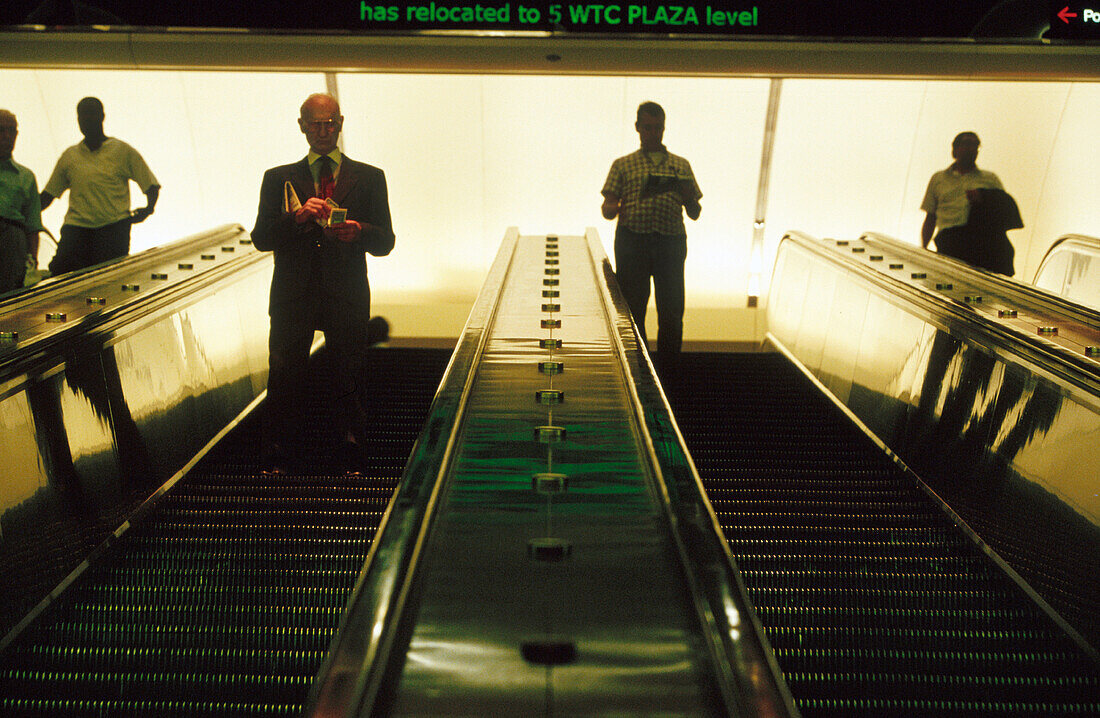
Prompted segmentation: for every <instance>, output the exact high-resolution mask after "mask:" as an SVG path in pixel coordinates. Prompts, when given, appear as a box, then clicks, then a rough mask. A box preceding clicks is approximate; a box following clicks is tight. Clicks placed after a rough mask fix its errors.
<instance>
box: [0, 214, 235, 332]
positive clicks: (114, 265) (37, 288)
mask: <svg viewBox="0 0 1100 718" xmlns="http://www.w3.org/2000/svg"><path fill="white" fill-rule="evenodd" d="M241 234H244V235H246V236H247V232H246V230H245V228H244V227H242V226H241V225H239V224H225V225H221V226H219V227H214V228H213V229H208V230H206V231H204V232H198V233H196V234H192V235H189V236H187V237H184V238H182V239H179V240H176V241H174V242H170V243H168V244H162V245H158V246H156V247H151V248H149V249H146V250H145V251H143V252H138V253H137V254H128V255H126V256H124V257H119V258H117V259H111V260H108V261H106V262H102V263H100V264H96V265H93V266H91V267H87V268H85V269H81V270H75V271H72V272H66V273H65V274H59V275H57V276H56V277H49V278H47V279H43V280H42V281H41V282H38V283H37V284H34V285H32V286H30V287H27V288H26V289H24V290H23V291H20V292H16V293H13V294H12V295H11V296H9V297H7V298H4V299H3V300H0V314H2V313H4V312H8V311H12V310H19V309H22V308H24V307H26V306H28V305H31V304H36V303H38V302H43V301H45V300H47V299H49V298H51V297H53V296H56V295H66V296H68V295H72V294H79V293H80V292H81V290H82V288H83V287H87V286H90V285H96V284H101V283H102V282H103V281H104V280H105V279H108V278H110V277H111V276H113V275H116V274H126V273H129V272H133V271H136V270H138V269H140V268H142V267H145V266H149V265H155V264H159V263H161V262H164V261H165V260H167V259H169V258H172V257H177V256H185V255H188V254H191V253H193V252H194V251H195V250H196V249H198V248H199V247H204V246H207V245H209V244H213V243H214V242H213V240H214V239H215V238H216V237H219V236H223V235H224V236H226V237H237V236H240V235H241Z"/></svg>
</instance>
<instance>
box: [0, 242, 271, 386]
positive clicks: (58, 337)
mask: <svg viewBox="0 0 1100 718" xmlns="http://www.w3.org/2000/svg"><path fill="white" fill-rule="evenodd" d="M242 235H243V236H242ZM218 237H224V238H226V239H230V238H232V239H238V240H239V241H246V240H247V241H249V242H250V241H251V240H248V239H247V238H248V234H247V232H245V231H244V229H243V228H241V227H240V226H239V225H226V226H225V227H222V228H220V229H218V230H212V231H210V232H205V233H202V234H199V235H194V236H193V237H188V238H185V239H183V240H180V242H174V243H172V244H169V245H166V246H165V247H163V248H160V251H159V252H158V253H157V255H156V257H155V258H154V257H147V256H143V255H134V256H133V259H135V260H138V259H139V258H140V261H135V262H125V263H124V262H119V263H114V264H110V265H102V266H101V269H99V270H97V271H96V272H94V274H95V280H94V283H95V284H103V283H104V282H105V281H109V278H110V277H112V276H116V275H125V274H130V273H132V272H134V271H137V270H139V269H140V268H141V267H143V266H146V265H150V264H157V263H160V262H163V261H164V260H165V258H167V257H176V256H187V255H189V254H191V253H193V252H194V251H195V248H196V247H205V246H209V245H210V244H212V243H214V242H213V240H214V239H215V238H218ZM219 241H221V240H219ZM264 256H265V255H264V254H263V253H260V252H254V253H248V254H245V255H241V256H237V257H234V258H233V259H232V260H230V261H228V262H222V263H220V264H217V265H214V266H212V267H210V268H208V269H206V270H204V271H202V272H200V273H198V274H194V275H189V276H186V277H184V278H183V279H178V280H175V281H172V282H168V283H166V284H162V285H160V286H157V287H155V288H153V289H147V290H144V291H141V292H137V293H135V294H133V295H132V296H130V297H128V298H127V299H126V300H124V301H122V302H119V303H117V304H114V305H112V306H109V307H104V308H102V309H98V310H96V311H92V312H89V313H88V314H85V315H83V316H81V317H78V318H75V319H73V320H72V321H68V322H65V323H62V324H58V325H57V326H56V328H55V329H52V330H50V331H46V332H42V333H39V334H36V335H35V336H33V337H31V338H29V339H23V340H20V341H18V342H17V343H16V344H15V345H14V346H13V347H11V351H9V352H7V353H5V354H4V355H3V356H0V383H3V382H5V381H7V380H9V379H11V378H12V377H15V376H18V375H19V374H21V373H23V372H25V370H26V369H25V368H26V366H27V364H28V362H29V361H38V360H39V359H40V358H42V357H48V356H56V355H57V354H59V353H61V352H62V351H63V350H64V347H65V346H67V345H69V344H70V343H72V342H74V341H77V340H79V339H80V338H81V337H84V336H87V335H89V334H91V333H93V332H95V331H101V330H102V329H103V328H104V327H105V326H111V327H115V328H117V327H120V326H121V325H123V324H125V323H127V322H130V321H134V320H136V319H137V318H140V317H141V316H144V315H145V314H148V313H150V312H152V311H155V310H156V308H157V307H160V306H163V305H164V304H165V302H172V301H174V300H175V299H177V298H178V297H179V296H181V295H186V294H189V293H191V292H193V291H195V290H196V288H198V287H201V286H205V285H206V284H209V283H210V282H212V281H219V280H220V279H222V278H223V277H225V276H226V275H232V273H234V272H236V271H239V270H240V269H241V268H243V267H245V266H247V265H249V264H251V263H253V262H256V261H262V259H263V258H264ZM74 279H75V278H74ZM83 284H84V283H83V282H81V283H80V285H83ZM80 285H74V284H70V283H69V282H68V281H65V282H61V283H58V284H56V285H54V288H55V289H56V290H57V291H56V292H53V291H51V292H50V294H47V295H43V296H40V297H37V299H36V300H35V301H34V302H27V303H26V304H22V303H21V304H22V306H21V307H19V308H20V309H26V308H27V307H28V306H31V305H32V304H34V303H36V302H38V301H41V302H43V303H45V302H47V301H48V300H52V297H53V296H54V295H55V294H56V295H57V296H59V298H69V297H72V296H73V295H74V294H75V295H79V290H80Z"/></svg>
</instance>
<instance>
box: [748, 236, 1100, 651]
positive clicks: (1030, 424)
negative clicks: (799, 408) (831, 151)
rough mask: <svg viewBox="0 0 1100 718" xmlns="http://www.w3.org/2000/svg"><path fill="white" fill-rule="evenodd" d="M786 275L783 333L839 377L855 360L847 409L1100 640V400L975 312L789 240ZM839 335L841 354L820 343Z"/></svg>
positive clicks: (777, 299)
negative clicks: (1016, 350) (929, 299)
mask: <svg viewBox="0 0 1100 718" xmlns="http://www.w3.org/2000/svg"><path fill="white" fill-rule="evenodd" d="M775 271H776V273H775V276H774V278H773V282H772V294H771V296H770V298H769V306H768V319H769V331H770V335H771V339H772V340H773V341H774V342H775V343H777V344H779V345H781V346H783V347H785V348H786V350H787V351H789V352H790V353H791V354H792V355H793V356H794V357H795V358H796V359H797V360H798V361H799V362H800V363H801V364H802V365H803V366H805V367H806V369H807V370H808V371H810V372H811V373H813V374H814V376H816V377H817V378H818V379H819V380H820V381H821V382H822V383H823V384H825V385H826V386H829V385H830V383H832V385H834V386H835V385H836V382H835V380H834V379H833V378H834V377H835V376H837V375H838V374H846V373H847V372H849V371H850V370H851V366H850V364H851V363H850V362H841V363H838V362H836V361H835V360H833V361H830V360H829V358H830V357H840V356H848V357H855V358H856V359H855V373H854V376H855V377H856V380H855V381H854V383H853V385H852V389H851V392H850V394H849V396H848V400H847V401H846V402H844V403H845V404H846V405H847V406H848V408H849V409H850V410H851V411H852V412H853V413H854V414H855V415H856V416H857V417H858V418H859V419H860V420H861V421H862V422H863V423H864V424H865V425H866V426H868V427H869V428H870V430H871V431H872V432H874V433H875V434H876V436H877V437H878V438H879V439H880V440H881V441H882V442H883V443H885V444H886V445H888V446H890V447H891V448H892V449H894V450H895V451H896V452H897V453H898V455H899V456H900V458H901V459H902V460H903V461H904V462H906V464H908V465H909V466H910V467H911V468H913V470H914V471H915V472H916V473H917V474H918V475H920V476H921V477H922V479H924V480H925V481H926V482H927V483H928V484H929V485H930V486H931V487H932V489H933V490H935V491H936V492H937V493H938V494H939V495H940V497H941V498H943V499H944V500H945V501H946V502H947V503H948V505H950V506H951V507H952V508H953V509H954V510H955V511H956V512H958V513H959V514H960V516H961V517H962V518H963V520H964V521H966V523H967V524H969V526H970V527H971V528H974V529H975V530H978V532H979V534H980V535H981V537H982V539H983V540H985V541H986V542H987V543H988V544H989V545H990V546H991V547H992V548H993V549H994V550H995V551H997V552H998V553H999V554H1000V555H1001V556H1002V557H1003V558H1004V559H1006V560H1007V561H1008V562H1009V564H1010V565H1011V566H1012V568H1013V569H1015V570H1016V571H1017V572H1018V573H1019V574H1020V575H1021V576H1022V577H1023V578H1024V579H1025V580H1026V581H1027V582H1028V583H1029V584H1030V585H1031V587H1032V588H1033V589H1034V590H1036V591H1037V592H1038V593H1039V594H1040V595H1041V596H1042V597H1043V598H1044V599H1045V600H1046V601H1047V602H1049V603H1050V604H1051V605H1052V606H1053V607H1054V609H1055V610H1056V611H1058V612H1059V613H1060V614H1061V615H1062V617H1063V618H1065V619H1066V620H1067V621H1069V622H1070V623H1071V624H1072V625H1073V626H1074V628H1075V629H1076V630H1077V631H1078V632H1080V633H1081V634H1082V635H1083V636H1084V637H1085V639H1086V640H1087V641H1089V642H1090V643H1092V645H1093V646H1096V645H1100V574H1098V573H1097V572H1096V571H1095V570H1094V567H1095V566H1097V565H1100V495H1098V494H1097V493H1096V466H1098V465H1100V441H1098V440H1097V439H1098V437H1100V398H1098V397H1096V396H1093V395H1090V394H1089V393H1088V392H1087V391H1086V390H1085V389H1083V388H1082V387H1080V386H1075V385H1066V384H1064V383H1061V382H1059V381H1058V380H1057V377H1055V376H1053V375H1052V374H1051V372H1049V371H1046V370H1045V369H1044V368H1043V366H1041V365H1036V364H1035V363H1034V362H1032V361H1031V360H1030V359H1027V358H1026V357H1024V356H1022V355H1016V354H1013V353H1011V352H1009V351H1007V350H1006V349H1005V348H1004V347H1003V346H1002V345H1000V344H997V343H995V342H993V341H992V340H990V339H988V338H987V337H986V336H984V335H982V334H981V333H980V332H976V330H975V329H973V328H972V327H973V326H974V325H972V324H966V323H965V321H964V319H965V318H966V317H967V316H968V315H965V314H964V315H963V317H964V319H958V318H956V317H955V316H954V315H952V314H950V313H940V314H937V313H935V312H934V311H932V310H929V309H928V307H927V306H921V305H918V304H916V303H914V302H912V301H910V300H908V299H907V298H906V297H905V296H901V295H896V294H892V293H890V292H889V291H887V290H886V289H885V288H884V287H883V286H880V285H876V284H873V283H871V282H866V281H863V282H861V281H860V279H859V277H857V276H855V275H854V274H852V273H850V272H847V271H846V270H845V268H844V267H843V266H841V265H837V264H830V263H829V262H828V261H826V260H823V259H822V258H821V257H820V256H818V255H817V254H816V253H815V252H814V251H811V249H809V248H806V247H803V246H802V245H800V244H796V243H794V242H791V241H786V240H785V241H784V242H783V245H782V246H781V249H780V255H779V258H778V260H777V262H776V270H775ZM830 275H831V276H832V279H827V277H828V276H830ZM845 284H848V285H853V284H854V285H856V286H858V287H859V289H858V290H853V289H850V288H845V289H841V287H842V286H844V285H845ZM820 307H830V315H831V316H842V315H844V314H846V313H863V314H864V315H865V317H866V319H865V321H864V324H865V327H866V328H865V330H864V331H863V332H860V333H855V334H851V335H845V334H841V333H839V332H834V331H833V323H831V322H830V321H829V320H828V317H824V316H819V320H820V321H815V322H808V321H797V322H796V321H792V319H793V318H795V317H798V316H799V314H800V313H801V312H810V313H811V314H812V313H814V312H815V311H818V312H819V308H820ZM845 323H848V324H854V323H857V322H856V320H855V319H854V318H851V319H846V320H845ZM826 341H827V342H829V344H830V345H831V346H835V349H833V350H831V351H829V352H828V353H824V352H821V351H818V350H817V347H819V346H821V345H822V344H823V343H824V342H826ZM823 356H824V357H826V358H825V360H823V359H822V357H823Z"/></svg>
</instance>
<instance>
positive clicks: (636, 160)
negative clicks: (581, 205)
mask: <svg viewBox="0 0 1100 718" xmlns="http://www.w3.org/2000/svg"><path fill="white" fill-rule="evenodd" d="M662 149H664V148H663V147H662ZM653 172H658V173H662V174H668V173H674V174H675V175H676V176H677V177H679V178H682V179H690V180H691V186H692V187H693V188H694V194H695V199H696V200H698V199H699V198H701V197H702V196H703V193H702V192H701V191H700V190H699V184H698V183H697V182H696V181H695V175H694V174H692V171H691V165H690V164H688V161H687V160H685V159H684V158H683V157H679V156H677V155H674V154H672V153H671V152H668V151H667V150H666V151H665V159H664V160H663V161H662V162H659V163H654V162H652V161H651V160H650V159H649V157H648V155H647V154H646V153H645V152H644V151H642V150H640V149H639V150H638V151H636V152H632V153H631V154H629V155H626V156H625V157H620V158H619V159H617V160H615V161H614V162H613V163H612V164H611V171H610V172H608V173H607V181H606V182H604V185H603V190H602V193H603V194H604V195H608V194H612V195H615V196H616V197H619V198H620V199H621V200H622V203H621V205H620V208H619V222H621V223H622V224H623V226H625V227H626V228H627V229H630V230H632V231H634V232H639V233H647V232H658V233H660V234H667V235H671V236H674V237H682V236H684V235H685V234H687V230H685V229H684V212H683V205H682V204H681V203H680V199H679V197H678V196H677V195H676V194H675V193H672V192H665V193H663V194H659V195H655V196H651V197H646V198H645V199H643V198H642V196H641V195H642V188H643V187H644V186H645V183H646V179H647V178H648V177H649V175H650V174H651V173H653Z"/></svg>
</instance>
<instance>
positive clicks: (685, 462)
mask: <svg viewBox="0 0 1100 718" xmlns="http://www.w3.org/2000/svg"><path fill="white" fill-rule="evenodd" d="M585 239H586V240H587V242H588V248H589V254H590V256H591V257H592V260H593V269H594V271H595V272H596V283H597V285H598V287H599V291H600V294H601V297H602V299H603V303H604V306H605V307H606V308H607V312H606V316H607V321H608V325H609V330H610V334H611V336H612V346H613V347H614V351H615V352H616V354H617V356H618V358H619V365H620V366H621V367H623V371H624V373H626V376H625V377H624V379H625V385H626V388H627V396H628V399H629V402H630V405H631V410H632V412H633V414H634V418H635V423H636V425H637V427H638V430H639V432H640V433H641V435H642V437H641V438H642V443H643V445H644V447H645V455H646V458H647V463H648V465H649V466H650V467H651V471H652V474H653V477H654V480H655V483H656V487H657V491H656V493H657V497H658V500H659V502H660V504H661V508H662V512H663V514H664V516H665V518H666V520H667V522H668V526H669V530H670V533H671V535H672V538H673V541H674V543H675V545H676V547H677V550H678V552H679V556H680V562H681V565H682V567H683V571H684V578H685V580H686V582H687V583H688V588H689V591H690V593H691V596H692V599H693V602H694V604H695V610H696V614H697V616H698V617H699V620H700V623H701V625H702V627H703V628H704V636H703V638H704V641H706V643H707V648H708V652H709V654H710V657H711V664H712V665H713V666H714V668H715V671H716V674H717V675H716V678H717V679H718V683H719V689H720V690H721V691H722V693H723V699H724V700H725V703H726V706H727V708H728V711H729V714H730V715H743V714H744V712H745V711H746V710H751V711H753V715H767V716H777V717H778V716H787V717H788V718H794V717H797V716H798V715H799V712H798V709H797V708H796V707H795V703H794V698H793V697H792V696H791V693H790V690H789V688H788V687H787V684H786V681H785V680H784V679H783V677H782V672H781V671H780V670H779V664H778V663H777V662H776V660H775V656H774V653H773V651H772V649H771V646H770V645H769V643H768V641H767V639H766V638H765V635H764V629H763V624H762V623H761V622H760V620H759V617H758V616H757V615H756V612H755V611H754V610H753V608H752V602H751V601H750V600H749V599H748V598H747V596H748V591H747V589H746V587H745V584H744V582H743V580H742V579H741V574H740V571H739V570H738V568H737V564H736V561H735V560H734V558H733V554H732V552H731V551H730V548H729V543H728V542H727V541H726V539H725V536H724V535H723V533H722V528H721V525H720V523H719V521H718V517H717V515H716V514H715V513H714V509H713V507H712V506H711V504H710V501H709V500H708V499H707V498H706V492H705V490H704V488H703V483H702V479H701V478H700V477H699V472H698V471H697V470H696V467H695V463H694V461H692V458H691V454H690V453H689V452H688V450H687V448H686V442H685V441H684V437H683V435H682V434H681V433H680V428H679V426H678V425H677V424H676V419H675V417H674V416H673V413H672V409H671V407H670V406H669V403H668V399H667V397H666V396H665V393H664V391H663V390H662V388H661V386H660V383H659V381H658V380H657V379H656V371H655V369H654V367H653V364H652V361H651V360H650V358H649V354H648V352H646V351H644V350H643V349H642V348H641V343H640V342H639V341H638V340H637V329H636V328H635V326H634V324H633V322H632V321H631V320H630V310H629V308H628V306H627V303H626V299H625V298H624V297H623V295H622V291H621V289H620V288H619V286H618V282H617V281H616V280H615V273H614V270H613V269H612V268H611V261H610V259H609V258H608V257H607V254H606V252H605V251H604V249H603V244H602V243H601V242H600V238H599V235H598V234H597V233H596V230H594V229H589V230H588V231H587V232H586V233H585ZM613 308H614V309H615V310H616V311H617V313H618V316H619V317H621V319H620V322H619V323H618V324H616V322H615V320H614V319H613V317H612V309H613ZM628 346H629V347H630V349H628V348H627V347H628ZM628 355H630V356H635V357H638V362H637V363H635V362H632V361H629V360H628ZM643 395H644V398H643ZM647 407H648V409H650V410H647ZM658 445H660V446H661V447H662V449H661V450H660V451H658V450H657V448H656V447H657V446H658ZM668 452H671V453H672V454H674V456H669V455H668ZM735 634H736V637H735Z"/></svg>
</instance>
